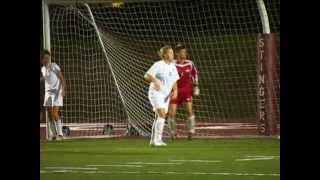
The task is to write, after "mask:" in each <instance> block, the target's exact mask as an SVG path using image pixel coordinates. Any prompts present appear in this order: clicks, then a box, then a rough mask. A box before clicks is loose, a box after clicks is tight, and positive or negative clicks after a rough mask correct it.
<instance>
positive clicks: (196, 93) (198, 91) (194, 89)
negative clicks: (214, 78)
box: [193, 86, 200, 96]
mask: <svg viewBox="0 0 320 180" xmlns="http://www.w3.org/2000/svg"><path fill="white" fill-rule="evenodd" d="M199 94H200V89H199V87H198V86H194V87H193V95H194V96H199Z"/></svg>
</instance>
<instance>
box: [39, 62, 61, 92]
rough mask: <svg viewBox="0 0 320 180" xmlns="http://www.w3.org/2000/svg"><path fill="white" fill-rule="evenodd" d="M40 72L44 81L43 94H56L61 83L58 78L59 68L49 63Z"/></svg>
mask: <svg viewBox="0 0 320 180" xmlns="http://www.w3.org/2000/svg"><path fill="white" fill-rule="evenodd" d="M41 72H42V76H43V77H44V79H45V92H46V93H50V92H52V93H58V92H59V90H60V89H59V87H60V83H61V82H60V79H59V77H58V74H59V72H60V67H59V66H58V65H57V64H56V63H50V64H48V65H47V66H42V68H41Z"/></svg>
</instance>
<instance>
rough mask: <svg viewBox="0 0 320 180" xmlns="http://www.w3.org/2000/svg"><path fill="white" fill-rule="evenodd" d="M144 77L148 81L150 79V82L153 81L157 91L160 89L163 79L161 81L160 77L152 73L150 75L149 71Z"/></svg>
mask: <svg viewBox="0 0 320 180" xmlns="http://www.w3.org/2000/svg"><path fill="white" fill-rule="evenodd" d="M144 79H145V80H146V81H148V82H153V83H154V85H155V89H156V90H157V91H159V90H160V85H161V81H160V80H159V79H157V78H156V77H153V76H152V75H150V74H148V73H146V74H145V75H144Z"/></svg>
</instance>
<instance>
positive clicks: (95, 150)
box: [40, 139, 280, 180]
mask: <svg viewBox="0 0 320 180" xmlns="http://www.w3.org/2000/svg"><path fill="white" fill-rule="evenodd" d="M148 142H149V141H148V140H147V139H138V140H132V139H131V140H128V139H113V140H112V139H99V140H65V141H63V142H46V143H42V144H41V147H40V152H41V153H40V162H41V163H40V165H41V170H42V171H43V172H42V173H41V174H40V176H41V180H59V179H61V180H66V179H68V180H72V179H76V180H88V179H94V180H96V179H97V180H100V179H101V180H102V179H103V180H106V179H115V180H122V179H123V180H128V179H130V180H135V179H137V180H154V179H165V180H171V179H172V180H178V179H183V180H189V179H197V180H198V179H201V180H202V179H219V180H227V179H230V180H234V179H237V180H242V179H243V180H244V179H250V180H254V179H257V180H266V179H268V180H269V179H270V180H271V179H272V180H273V179H280V176H279V174H280V162H279V154H280V143H279V140H276V139H210V140H209V139H201V140H192V141H187V140H176V141H174V142H168V146H167V147H150V146H149V145H148ZM246 156H274V159H269V160H251V161H235V159H243V158H244V159H247V158H248V157H246ZM170 160H208V161H214V160H218V161H221V162H177V161H170ZM130 162H144V163H181V164H165V165H164V164H149V165H147V164H141V166H142V167H112V166H104V167H101V166H100V167H97V168H98V169H97V170H73V171H74V172H63V173H57V172H56V173H53V172H52V171H53V170H54V169H48V167H81V168H88V166H87V165H90V164H91V165H128V164H127V163H130ZM89 167H90V166H89ZM91 168H93V167H91ZM75 171H77V172H75ZM88 171H90V172H92V173H86V172H88ZM167 172H172V173H167ZM200 173H204V174H200ZM205 173H207V174H205ZM208 173H217V174H208ZM219 173H231V174H219ZM232 173H240V174H232ZM246 173H247V175H245V174H246ZM254 174H261V175H254ZM270 174H277V175H276V176H271V175H270Z"/></svg>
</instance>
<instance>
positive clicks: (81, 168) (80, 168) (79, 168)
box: [45, 167, 97, 170]
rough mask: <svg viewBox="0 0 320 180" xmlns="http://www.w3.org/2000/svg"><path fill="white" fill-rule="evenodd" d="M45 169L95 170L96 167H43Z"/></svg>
mask: <svg viewBox="0 0 320 180" xmlns="http://www.w3.org/2000/svg"><path fill="white" fill-rule="evenodd" d="M45 169H60V170H72V169H75V170H77V169H78V170H97V168H83V167H45Z"/></svg>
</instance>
